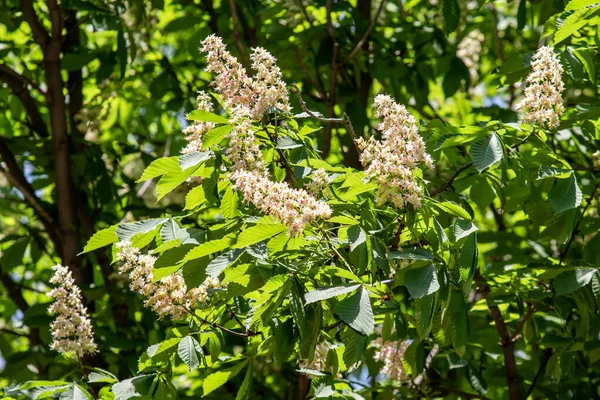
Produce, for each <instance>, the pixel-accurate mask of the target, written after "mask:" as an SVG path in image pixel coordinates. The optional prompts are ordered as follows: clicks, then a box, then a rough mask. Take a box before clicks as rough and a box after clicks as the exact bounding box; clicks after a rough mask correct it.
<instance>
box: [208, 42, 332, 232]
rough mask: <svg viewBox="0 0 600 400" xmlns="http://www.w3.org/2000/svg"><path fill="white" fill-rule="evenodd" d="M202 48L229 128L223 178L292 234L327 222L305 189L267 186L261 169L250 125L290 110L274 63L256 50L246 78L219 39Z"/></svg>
mask: <svg viewBox="0 0 600 400" xmlns="http://www.w3.org/2000/svg"><path fill="white" fill-rule="evenodd" d="M202 45H203V47H202V49H201V51H203V52H206V53H207V57H206V60H207V63H208V67H207V71H209V72H213V73H215V78H214V82H213V84H212V85H213V87H214V88H215V89H216V91H217V92H219V94H220V95H221V97H222V99H223V103H224V105H225V108H226V110H227V112H228V114H229V115H230V119H229V123H230V124H231V125H232V127H233V128H232V130H231V132H230V133H228V134H227V135H226V138H227V139H228V146H227V148H226V149H225V155H226V157H227V158H228V159H229V160H230V161H231V163H232V173H231V174H230V176H229V178H230V179H231V181H232V182H233V183H234V188H235V189H237V190H239V191H241V192H242V193H243V195H244V199H245V200H246V201H247V202H250V203H252V204H254V205H255V206H256V207H257V208H258V209H259V210H261V211H262V212H264V213H266V214H268V215H273V216H274V217H275V218H277V219H279V220H280V221H281V222H282V223H284V224H285V225H287V226H288V227H289V229H290V232H291V234H293V235H297V234H299V233H300V232H301V231H302V230H303V228H304V226H305V225H306V224H308V223H311V222H312V221H314V220H315V219H317V218H329V217H330V216H331V213H332V210H331V208H330V207H329V206H328V205H327V204H326V203H325V202H322V201H319V200H317V199H316V198H315V197H313V196H311V195H310V194H309V193H308V192H307V191H306V190H303V189H294V188H290V187H289V185H288V184H287V183H284V182H274V181H272V180H271V179H270V177H269V174H268V171H267V170H266V167H265V163H264V160H263V156H262V153H261V150H260V147H259V142H258V141H257V139H256V135H255V132H254V130H255V128H254V126H253V124H252V122H253V121H260V120H262V118H263V116H264V115H265V113H267V112H269V110H270V109H272V108H277V109H279V110H282V111H284V112H289V111H290V106H289V100H288V93H287V89H286V86H285V83H284V82H283V79H282V76H281V70H280V69H279V67H278V66H277V64H276V61H277V60H276V59H275V58H274V57H273V56H272V55H271V54H270V53H269V52H267V51H266V50H264V49H262V48H254V49H252V54H251V55H250V58H251V60H252V68H253V69H254V70H256V75H255V76H254V77H253V78H251V77H249V76H248V74H247V73H246V70H245V69H244V68H243V67H242V66H241V65H240V63H239V62H238V60H237V59H236V58H235V57H234V56H232V55H231V53H229V52H228V51H227V49H226V48H225V45H224V44H223V40H222V39H221V38H220V37H218V36H215V35H211V36H209V37H207V38H206V39H205V40H204V41H203V42H202ZM323 172H324V171H323ZM316 178H317V179H320V180H321V181H320V182H319V185H323V179H324V177H323V174H322V173H321V172H319V173H318V174H317V175H316ZM326 178H327V174H325V179H326ZM314 188H315V189H316V186H314Z"/></svg>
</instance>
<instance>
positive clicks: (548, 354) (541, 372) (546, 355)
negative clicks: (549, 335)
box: [525, 349, 553, 399]
mask: <svg viewBox="0 0 600 400" xmlns="http://www.w3.org/2000/svg"><path fill="white" fill-rule="evenodd" d="M552 352H553V350H552V349H545V350H544V356H543V358H542V362H541V363H540V367H539V368H538V370H537V372H536V373H535V376H534V377H533V380H532V381H531V386H529V388H528V389H527V394H526V395H525V398H526V399H528V398H529V396H531V394H532V393H533V390H534V389H535V386H536V385H537V383H538V381H539V379H540V376H542V375H544V374H545V373H546V366H547V365H548V361H550V357H552Z"/></svg>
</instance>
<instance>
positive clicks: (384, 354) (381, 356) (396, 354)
mask: <svg viewBox="0 0 600 400" xmlns="http://www.w3.org/2000/svg"><path fill="white" fill-rule="evenodd" d="M373 344H374V345H375V346H376V347H378V348H379V350H378V351H377V352H375V357H374V358H375V360H376V361H381V362H383V367H382V368H381V370H380V371H379V372H381V373H382V374H384V375H387V376H388V377H389V378H390V379H392V380H395V381H401V380H403V379H404V378H405V377H406V372H405V371H404V366H403V365H402V357H403V356H404V353H405V352H406V349H407V348H408V342H394V341H390V342H385V343H382V341H381V338H380V337H379V338H377V339H376V340H375V341H374V342H373Z"/></svg>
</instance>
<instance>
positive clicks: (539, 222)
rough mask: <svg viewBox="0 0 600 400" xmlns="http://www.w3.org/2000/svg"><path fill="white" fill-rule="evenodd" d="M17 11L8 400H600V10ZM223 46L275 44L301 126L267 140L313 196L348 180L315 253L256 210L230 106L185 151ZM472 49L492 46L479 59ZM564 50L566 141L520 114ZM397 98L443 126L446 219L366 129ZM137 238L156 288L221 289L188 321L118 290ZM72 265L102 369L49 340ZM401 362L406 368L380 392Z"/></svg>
mask: <svg viewBox="0 0 600 400" xmlns="http://www.w3.org/2000/svg"><path fill="white" fill-rule="evenodd" d="M309 3H310V5H309ZM0 6H1V7H2V8H1V9H2V11H4V12H3V13H2V14H1V15H0V38H1V43H2V44H1V45H0V54H1V56H2V57H1V59H2V61H0V82H1V83H2V85H1V86H0V106H1V108H2V110H3V112H2V113H1V115H0V126H1V127H2V131H1V132H0V161H1V162H2V163H1V164H0V166H1V168H0V173H1V174H0V179H1V181H0V227H1V228H2V229H1V233H0V251H1V254H2V255H1V258H0V278H1V283H2V289H1V290H2V291H3V297H2V299H1V300H0V353H1V355H2V358H3V359H4V361H5V363H6V364H5V366H4V369H3V370H2V372H1V373H0V386H1V387H3V390H4V394H5V395H7V396H10V397H12V398H51V397H56V398H58V397H60V398H61V399H63V398H64V399H84V398H103V399H111V398H113V397H114V398H119V399H128V398H135V397H136V396H141V397H144V398H160V399H162V398H169V399H170V398H190V399H191V398H199V397H202V396H207V397H209V398H217V397H221V398H227V399H229V398H231V399H246V398H267V399H271V398H272V399H279V398H297V399H302V398H306V397H307V396H314V397H344V398H357V399H360V398H366V399H391V398H488V399H503V398H512V399H518V398H523V399H525V398H557V399H558V398H560V399H562V398H565V397H568V398H595V397H598V396H600V392H599V391H598V390H599V389H598V388H599V387H600V374H599V372H598V371H599V367H600V341H599V337H600V336H599V335H600V318H598V315H599V310H600V273H599V272H598V268H599V267H600V257H599V256H598V252H597V247H596V246H598V245H600V233H599V231H600V218H599V216H598V214H599V211H600V201H599V197H600V165H599V164H600V160H598V159H599V158H600V156H598V154H600V153H597V152H598V151H599V150H600V103H599V102H598V92H599V91H598V72H597V70H598V69H599V68H600V57H599V56H598V54H599V53H598V46H599V44H600V34H599V33H598V32H599V31H600V30H599V29H598V25H599V24H600V4H599V3H595V2H593V1H586V0H572V1H570V2H568V1H565V2H561V1H550V0H540V1H527V0H520V1H517V2H510V3H505V2H484V1H469V2H460V1H457V0H448V1H447V0H439V1H437V0H436V1H433V0H430V1H404V2H401V1H391V0H390V1H383V2H380V1H379V0H371V1H360V0H348V1H344V0H337V1H330V0H327V1H315V2H308V1H302V0H286V1H283V0H281V1H278V2H275V1H258V0H252V1H239V0H237V1H236V0H229V1H214V2H213V1H210V0H200V1H196V2H194V1H185V0H173V1H170V2H163V1H160V0H153V1H147V2H146V1H135V0H131V1H129V2H122V1H100V0H65V1H62V2H58V3H57V2H56V1H53V0H48V1H47V2H46V1H41V0H39V1H31V0H21V1H20V2H17V1H16V0H2V1H0ZM210 34H217V35H219V36H222V37H223V38H225V41H226V43H227V45H228V49H229V50H230V51H231V52H232V53H233V54H234V55H236V56H237V57H238V58H239V60H240V62H241V63H242V65H244V66H246V67H247V68H248V71H249V72H250V68H249V66H250V64H251V60H250V54H251V53H250V49H251V48H253V47H256V46H261V47H264V48H266V49H267V50H268V51H269V52H271V53H272V54H273V55H274V56H275V57H276V58H277V59H278V65H279V67H280V68H281V70H282V73H283V79H284V80H285V81H286V83H287V84H288V89H290V94H289V96H290V104H291V105H292V112H291V113H284V112H281V111H280V110H275V109H273V110H270V113H268V114H265V116H264V118H262V119H260V120H258V119H256V120H253V121H252V123H253V126H254V127H255V128H254V129H255V130H256V131H257V133H256V135H257V140H258V142H260V147H261V150H262V155H263V157H264V160H265V164H266V167H267V170H268V171H269V174H270V177H271V179H273V180H277V181H280V182H287V183H288V184H289V185H291V186H294V187H298V188H301V187H306V185H307V184H308V183H309V182H310V177H311V174H313V173H314V171H315V170H316V169H320V168H321V169H324V170H325V171H326V172H327V174H328V178H329V185H328V187H327V188H326V189H325V190H324V191H322V192H321V193H319V194H318V196H319V198H321V199H322V200H323V201H327V203H328V205H329V206H330V207H331V209H332V210H333V213H332V217H331V218H329V219H325V220H323V219H318V220H317V221H315V222H313V223H310V224H308V225H306V227H305V229H304V230H303V231H302V232H300V234H299V235H290V232H289V229H288V227H287V226H286V225H284V224H282V223H281V222H279V221H278V220H277V219H276V218H273V217H272V216H267V215H265V213H264V212H261V211H260V210H258V209H257V207H255V206H254V205H252V204H249V203H248V202H245V201H243V199H242V195H241V193H240V192H239V191H238V190H235V188H234V187H232V182H231V180H230V175H229V173H230V172H231V171H232V163H231V160H230V159H228V157H227V155H226V154H225V150H224V149H226V148H227V146H228V140H227V139H226V134H227V133H228V131H229V125H230V124H234V122H232V121H231V119H229V117H230V116H231V115H228V114H227V111H230V110H225V109H224V108H223V107H220V106H218V107H216V109H215V111H214V114H213V113H207V112H201V111H200V112H199V111H195V112H194V113H192V114H191V115H190V116H189V118H190V122H191V120H196V121H200V122H202V121H210V122H214V123H216V124H217V127H216V128H214V129H213V130H211V131H210V132H209V133H208V134H207V135H206V136H205V139H204V149H203V152H194V153H190V154H185V155H179V154H180V150H181V149H182V148H183V147H184V146H185V145H186V142H185V138H184V135H183V134H182V133H181V130H182V128H184V127H185V126H186V125H187V123H186V121H185V116H186V114H187V113H190V112H192V111H193V110H194V109H196V103H195V97H196V92H197V91H198V90H206V91H210V90H211V89H210V88H209V83H210V81H211V80H212V79H213V75H212V74H210V73H208V72H206V71H204V68H205V67H206V64H205V57H204V55H202V54H200V53H199V52H198V47H199V46H200V42H201V40H203V39H204V38H206V37H207V36H208V35H210ZM466 38H471V39H472V40H473V42H472V45H474V43H475V42H476V43H478V44H479V46H480V48H479V49H477V46H476V45H475V50H472V48H471V51H470V52H467V53H469V54H465V53H464V48H463V47H461V45H460V44H461V43H464V40H465V39H466ZM541 45H547V46H550V47H552V48H553V49H554V52H555V54H557V56H558V57H559V58H560V60H561V62H562V65H563V67H564V74H563V75H562V81H563V82H564V85H565V91H564V93H563V98H564V107H565V110H566V111H565V113H564V115H563V116H562V117H561V119H560V125H559V126H558V127H557V128H555V129H548V128H540V127H538V126H534V125H532V124H525V123H519V114H518V111H517V110H516V107H515V105H516V104H517V102H518V100H519V99H521V98H522V97H523V89H524V84H523V82H524V81H525V79H526V77H527V75H528V74H529V73H530V71H531V66H530V61H531V57H532V54H533V53H534V52H535V51H536V49H537V48H538V47H540V46H541ZM461 49H462V50H461ZM293 82H296V83H297V84H298V87H299V88H300V90H301V92H302V98H303V99H304V101H306V107H307V109H308V110H313V111H314V112H319V113H320V115H322V116H324V117H326V118H339V120H336V121H329V122H327V121H322V118H313V117H311V115H309V113H307V112H305V110H303V107H302V106H301V104H300V103H299V97H297V96H296V94H295V93H294V90H293V86H292V83H293ZM380 93H387V94H389V95H390V96H392V97H393V98H394V99H395V100H396V101H397V102H398V103H400V104H404V105H406V107H407V109H408V110H409V111H410V112H411V113H412V114H413V115H414V116H415V117H417V120H418V125H419V133H420V135H421V136H422V137H423V139H424V141H425V143H426V146H427V151H428V153H429V154H430V155H431V157H432V158H433V161H434V168H427V167H424V166H421V168H420V169H417V170H416V171H415V174H416V175H415V176H416V177H417V179H418V180H419V184H420V185H421V186H422V187H423V190H424V197H423V201H422V206H421V207H420V208H414V207H412V206H406V207H404V208H401V209H399V208H397V207H393V206H392V205H390V204H389V203H388V204H378V203H377V201H376V194H377V190H378V185H377V184H376V182H374V181H373V180H368V179H366V178H365V172H364V171H363V167H362V166H361V163H360V162H359V155H358V150H357V148H356V146H355V145H354V142H353V140H352V135H351V132H349V131H348V120H349V121H350V122H351V124H352V126H353V127H354V131H355V132H356V135H357V136H358V137H363V138H365V139H366V138H369V137H371V136H373V137H376V138H380V137H381V133H380V132H379V131H378V130H377V127H378V122H380V119H378V118H376V117H375V113H374V111H373V108H372V103H373V99H374V97H375V96H376V95H377V94H380ZM218 100H220V99H219V97H218V96H216V98H215V101H214V102H213V103H214V105H215V106H217V105H218ZM344 113H345V114H346V115H347V119H343V120H342V117H343V116H344ZM519 113H522V111H519ZM208 137H209V139H210V140H209V139H207V138H208ZM594 153H595V154H596V155H594ZM196 177H201V178H202V183H201V184H197V183H196V184H194V183H193V182H194V181H197V178H196ZM190 178H192V179H190ZM188 181H192V182H188ZM136 221H138V222H136ZM120 240H130V241H131V242H132V244H133V246H135V247H137V248H139V249H140V250H141V252H142V253H144V254H146V253H152V254H153V255H154V256H156V257H157V260H156V263H155V264H154V268H153V276H154V278H155V279H160V278H162V277H166V276H170V275H172V274H180V275H181V276H182V277H183V280H184V281H185V283H186V285H187V287H188V288H194V287H198V286H199V285H200V284H202V283H203V282H204V281H205V278H206V277H207V276H213V277H219V279H220V281H221V283H223V286H221V287H220V288H219V289H217V290H214V291H213V290H210V291H209V294H210V296H209V301H208V302H207V303H206V304H205V305H202V306H201V307H199V308H198V309H196V310H195V311H192V312H191V314H193V315H190V316H189V317H187V319H184V320H178V321H172V320H171V319H170V318H168V317H167V318H163V319H158V318H157V315H156V314H155V313H153V312H152V311H151V310H149V309H147V308H145V307H144V306H143V301H144V298H143V296H140V295H139V294H136V293H133V292H131V291H130V290H129V287H128V284H127V282H126V279H125V280H124V279H123V276H119V275H118V274H117V268H118V265H119V264H120V263H118V262H116V255H117V253H118V251H119V249H118V248H117V245H116V243H117V242H118V241H120ZM56 263H62V264H64V265H67V266H69V268H70V270H71V271H72V272H73V276H74V277H75V280H76V282H77V284H78V286H79V287H80V288H81V290H82V292H83V296H84V300H85V305H86V306H87V308H88V312H89V314H90V316H91V320H92V323H93V327H94V331H95V340H96V342H97V344H98V348H99V352H98V353H97V354H95V355H93V356H90V357H86V358H84V359H83V360H81V361H82V362H80V363H78V362H75V361H73V360H72V359H69V358H66V357H64V356H62V355H60V354H59V353H57V352H54V351H51V350H50V349H49V345H50V343H51V341H52V337H51V335H50V330H49V324H50V322H51V321H52V317H51V316H50V315H48V312H47V309H48V305H49V304H50V298H49V297H48V296H47V295H46V292H47V291H48V289H49V288H50V284H49V283H48V282H49V279H50V277H51V275H52V270H51V268H50V267H51V266H53V265H54V264H56ZM389 343H393V344H394V346H396V348H397V350H398V353H397V354H398V357H392V358H393V361H394V362H395V364H394V365H395V366H396V367H398V370H399V371H400V370H401V373H398V374H397V375H393V374H392V373H389V372H390V371H389V369H388V370H387V373H385V374H382V373H380V371H382V368H385V366H386V365H387V364H386V361H385V360H384V359H383V357H382V356H381V354H382V345H385V344H389ZM384 372H385V371H384ZM392 376H393V377H395V378H396V379H391V378H390V377H392Z"/></svg>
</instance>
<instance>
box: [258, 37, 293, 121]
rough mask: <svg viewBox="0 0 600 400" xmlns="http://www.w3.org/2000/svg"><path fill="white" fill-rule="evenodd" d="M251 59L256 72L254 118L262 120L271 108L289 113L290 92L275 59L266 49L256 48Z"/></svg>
mask: <svg viewBox="0 0 600 400" xmlns="http://www.w3.org/2000/svg"><path fill="white" fill-rule="evenodd" d="M250 58H251V59H252V68H253V69H254V70H255V71H256V75H255V77H254V81H253V83H252V90H253V92H254V93H253V94H254V99H253V105H254V107H253V112H252V115H253V116H254V118H256V119H261V118H262V116H263V115H264V114H265V112H267V111H268V110H269V108H270V107H275V108H278V109H280V110H283V111H285V112H289V111H290V105H289V99H288V91H287V88H286V86H285V82H283V79H282V78H281V70H280V69H279V67H278V66H277V60H276V59H275V57H273V56H272V55H271V53H269V52H268V51H266V50H265V49H263V48H261V47H256V48H254V49H252V54H251V55H250Z"/></svg>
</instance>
